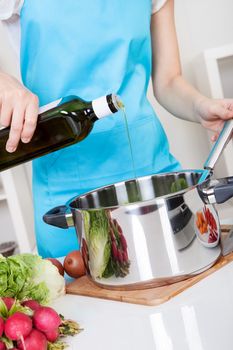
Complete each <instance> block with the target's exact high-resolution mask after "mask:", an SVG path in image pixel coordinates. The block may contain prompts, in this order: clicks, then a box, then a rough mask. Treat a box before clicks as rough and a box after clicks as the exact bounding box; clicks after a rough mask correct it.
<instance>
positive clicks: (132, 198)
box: [121, 107, 141, 203]
mask: <svg viewBox="0 0 233 350" xmlns="http://www.w3.org/2000/svg"><path fill="white" fill-rule="evenodd" d="M121 110H122V114H123V120H124V123H125V128H126V136H127V139H128V143H129V151H130V159H131V163H132V173H133V179H132V180H133V181H131V182H129V183H128V186H129V189H130V190H129V192H128V199H129V202H130V203H133V202H138V201H140V200H141V193H140V188H139V185H138V181H137V180H138V177H137V172H136V166H135V160H134V154H133V147H132V140H131V137H130V132H129V123H128V119H127V115H126V111H125V107H123V108H121Z"/></svg>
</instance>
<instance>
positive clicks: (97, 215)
mask: <svg viewBox="0 0 233 350" xmlns="http://www.w3.org/2000/svg"><path fill="white" fill-rule="evenodd" d="M228 133H229V132H228ZM228 136H229V135H228ZM219 142H220V141H219ZM219 142H217V143H216V145H215V150H216V149H217V150H218V153H219V154H220V153H221V151H220V150H219ZM225 143H226V142H225ZM225 143H224V145H225ZM221 147H224V146H221ZM212 159H213V158H212V157H211V159H208V162H207V163H208V164H209V163H210V162H212ZM208 164H207V165H206V168H207V170H186V171H181V172H174V173H167V174H159V175H157V174H156V175H151V176H146V177H141V178H138V179H132V180H129V181H125V182H120V183H116V184H113V185H109V186H106V187H103V188H100V189H96V190H94V191H92V192H89V193H86V194H83V195H81V196H78V197H76V198H74V199H72V200H70V201H69V202H68V203H67V204H66V205H65V206H61V207H57V208H54V209H52V210H51V211H49V212H48V213H47V214H45V215H44V221H45V222H46V223H48V224H50V225H54V226H58V227H62V228H68V227H70V226H73V225H74V226H75V228H76V232H77V236H78V239H79V244H80V247H81V251H82V255H83V258H84V262H85V265H86V270H87V274H88V275H89V276H90V277H91V278H92V280H93V281H94V282H95V283H97V284H99V285H101V286H104V287H107V288H115V289H137V288H149V287H151V286H160V285H165V284H169V283H173V282H175V281H178V280H182V279H185V278H187V277H190V276H193V275H196V274H198V273H200V272H202V271H204V270H205V269H208V268H209V267H210V266H212V265H213V264H214V263H215V261H216V260H217V259H218V257H219V256H220V254H221V250H220V246H219V239H220V233H221V230H220V224H219V219H218V214H217V211H216V208H215V206H214V203H223V202H224V201H226V200H227V199H229V198H231V197H232V196H233V177H230V178H226V179H220V180H211V176H210V175H211V168H210V167H208ZM214 164H215V162H214ZM206 177H207V179H206ZM200 179H202V180H201V181H200Z"/></svg>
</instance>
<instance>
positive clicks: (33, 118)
mask: <svg viewBox="0 0 233 350" xmlns="http://www.w3.org/2000/svg"><path fill="white" fill-rule="evenodd" d="M38 112H39V101H38V97H37V96H36V95H34V94H33V93H32V92H30V91H29V90H28V89H26V88H25V87H24V86H23V85H22V84H21V83H20V82H19V81H18V80H16V79H15V78H13V77H11V76H10V75H7V74H5V73H2V72H0V124H1V126H4V127H8V126H10V133H9V139H8V141H7V143H6V150H7V151H8V152H14V151H15V150H16V148H17V146H18V144H19V141H20V140H21V141H22V142H24V143H28V142H30V140H31V138H32V136H33V134H34V131H35V129H36V125H37V118H38Z"/></svg>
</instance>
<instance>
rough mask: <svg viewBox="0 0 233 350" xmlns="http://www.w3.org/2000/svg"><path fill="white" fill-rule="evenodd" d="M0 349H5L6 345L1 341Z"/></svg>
mask: <svg viewBox="0 0 233 350" xmlns="http://www.w3.org/2000/svg"><path fill="white" fill-rule="evenodd" d="M0 350H6V345H5V343H3V341H0Z"/></svg>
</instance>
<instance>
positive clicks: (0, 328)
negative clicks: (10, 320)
mask: <svg viewBox="0 0 233 350" xmlns="http://www.w3.org/2000/svg"><path fill="white" fill-rule="evenodd" d="M3 332H4V321H3V319H2V318H1V317H0V337H1V336H2V334H3ZM0 350H1V347H0Z"/></svg>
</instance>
